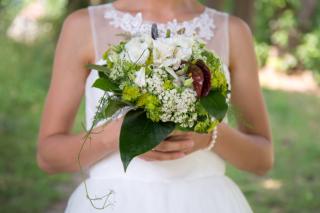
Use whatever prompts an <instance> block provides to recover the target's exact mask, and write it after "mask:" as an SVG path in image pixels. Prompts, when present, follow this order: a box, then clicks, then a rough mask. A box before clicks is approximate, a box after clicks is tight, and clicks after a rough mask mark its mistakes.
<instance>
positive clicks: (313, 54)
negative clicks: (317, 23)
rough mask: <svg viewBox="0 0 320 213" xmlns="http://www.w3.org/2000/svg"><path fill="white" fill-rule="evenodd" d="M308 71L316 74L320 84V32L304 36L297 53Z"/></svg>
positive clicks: (316, 31) (317, 30) (315, 31)
mask: <svg viewBox="0 0 320 213" xmlns="http://www.w3.org/2000/svg"><path fill="white" fill-rule="evenodd" d="M295 54H296V55H297V57H298V59H299V60H300V61H301V62H303V64H304V65H305V67H306V68H307V69H310V70H313V71H314V72H315V73H316V75H315V76H316V77H317V80H318V82H319V83H320V30H319V29H316V30H314V31H313V32H311V33H308V34H306V35H305V36H304V38H303V40H302V43H301V44H300V45H299V46H298V48H297V49H296V53H295Z"/></svg>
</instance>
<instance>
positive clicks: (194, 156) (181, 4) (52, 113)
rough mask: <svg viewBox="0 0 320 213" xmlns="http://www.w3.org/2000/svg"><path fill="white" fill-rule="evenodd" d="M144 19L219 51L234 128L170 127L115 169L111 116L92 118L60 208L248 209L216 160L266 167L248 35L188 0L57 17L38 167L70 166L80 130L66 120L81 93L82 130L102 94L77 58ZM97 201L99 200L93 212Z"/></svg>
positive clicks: (132, 2) (268, 147)
mask: <svg viewBox="0 0 320 213" xmlns="http://www.w3.org/2000/svg"><path fill="white" fill-rule="evenodd" d="M152 23H157V25H158V28H159V31H160V32H161V31H162V32H165V31H166V29H170V30H171V31H172V32H176V31H177V30H179V29H181V28H184V29H185V31H184V33H185V34H187V35H193V34H195V35H196V36H198V37H199V38H201V39H202V40H204V41H205V42H206V43H207V47H208V48H209V49H211V50H213V51H215V52H216V53H217V54H218V55H219V56H220V58H221V59H222V61H223V63H224V68H225V69H224V71H225V74H226V77H227V79H228V81H229V84H230V89H231V102H232V104H233V105H234V107H235V108H236V110H237V112H238V113H237V114H239V115H240V116H237V117H238V119H237V124H238V128H237V129H235V128H232V127H230V126H229V125H228V124H227V120H225V121H224V122H222V123H221V124H220V125H219V126H218V137H217V139H216V140H213V139H212V135H211V134H197V133H193V132H188V133H180V132H177V133H175V134H173V135H172V136H171V137H169V138H167V139H166V140H165V141H163V142H161V143H160V144H159V145H158V146H157V147H156V148H155V149H153V150H152V151H149V152H147V153H144V154H143V155H141V156H139V157H136V158H135V159H134V160H133V161H132V162H131V164H130V166H129V168H128V170H127V172H126V173H124V172H123V167H122V164H121V160H120V156H119V151H118V138H119V133H120V127H121V123H122V114H120V116H119V117H118V118H116V119H115V120H113V121H112V122H110V123H104V124H101V125H98V126H97V127H96V128H95V130H94V131H95V132H99V134H93V135H92V140H91V143H88V144H87V145H86V146H85V148H84V150H83V152H82V155H81V164H82V165H83V166H85V167H86V168H87V169H88V178H87V179H86V181H85V182H84V183H82V184H80V185H79V186H78V188H77V189H76V190H75V191H74V192H73V194H72V195H71V197H70V199H69V202H68V206H67V207H66V212H67V213H82V212H115V213H125V212H133V213H138V212H139V213H170V212H174V213H188V212H190V213H198V212H201V213H209V212H210V213H211V212H219V213H226V212H241V213H243V212H252V210H251V208H250V206H249V204H248V203H247V201H246V199H245V198H244V196H243V194H242V193H241V191H240V190H239V188H238V187H237V186H236V185H235V184H234V182H233V181H232V180H230V179H229V178H228V177H227V176H225V162H228V163H230V164H232V165H233V166H235V167H236V168H238V169H240V170H244V171H248V172H250V173H254V174H257V175H264V174H266V172H267V171H268V170H270V169H271V167H272V164H273V147H272V143H271V133H270V128H269V123H268V118H267V112H266V109H265V105H264V101H263V97H262V94H261V91H260V87H259V81H258V67H257V61H256V57H255V53H254V47H253V41H252V35H251V33H250V30H249V28H248V27H247V25H246V24H245V23H244V22H243V21H241V20H240V19H239V18H236V17H233V16H229V15H228V14H226V13H222V12H219V11H217V10H214V9H210V8H207V7H205V6H203V5H202V4H200V3H198V1H197V0H160V1H159V0H117V1H115V2H114V3H109V4H103V5H98V6H91V7H89V8H87V9H82V10H79V11H76V12H74V13H72V14H71V15H70V16H69V17H68V18H67V19H66V20H65V22H64V25H63V28H62V32H61V35H60V38H59V41H58V45H57V48H56V53H55V59H54V66H53V73H52V79H51V85H50V89H49V92H48V96H47V99H46V103H45V107H44V112H43V116H42V121H41V127H40V131H39V143H38V153H37V160H38V164H39V167H40V168H41V169H42V170H44V171H46V172H47V173H49V174H54V173H62V172H78V171H79V167H78V162H77V155H78V153H79V150H80V147H81V144H82V141H83V136H84V135H85V132H83V133H79V134H75V133H72V132H71V129H72V126H73V122H74V118H75V116H76V113H77V110H78V107H79V105H80V102H81V99H82V97H83V96H84V95H85V97H86V99H85V100H86V125H87V128H89V127H90V125H91V123H92V119H93V115H94V112H95V110H96V106H97V102H98V100H99V98H100V97H101V95H102V94H101V92H100V91H99V90H98V89H95V88H92V87H91V85H92V83H93V82H94V80H95V79H96V78H97V77H98V75H97V72H96V71H95V70H92V71H90V70H87V69H86V68H85V65H86V64H88V63H95V62H97V61H98V60H99V59H100V58H101V57H102V54H103V51H105V50H106V49H107V48H108V46H109V45H110V44H116V43H118V42H119V41H120V40H121V39H122V38H121V37H120V36H119V34H123V33H142V32H147V31H148V30H150V26H151V24H152ZM213 142H215V143H213ZM89 144H90V145H89ZM213 145H214V146H213ZM208 147H209V149H208ZM111 191H113V193H110V192H111ZM86 193H88V194H89V196H90V197H91V198H95V197H101V196H103V195H106V194H108V193H109V194H108V195H109V196H108V197H106V199H107V200H106V199H95V200H91V201H92V203H91V202H90V200H89V199H88V198H87V197H86ZM92 204H93V205H92ZM103 206H107V207H106V208H104V209H103V210H100V211H99V210H97V209H96V208H101V207H103Z"/></svg>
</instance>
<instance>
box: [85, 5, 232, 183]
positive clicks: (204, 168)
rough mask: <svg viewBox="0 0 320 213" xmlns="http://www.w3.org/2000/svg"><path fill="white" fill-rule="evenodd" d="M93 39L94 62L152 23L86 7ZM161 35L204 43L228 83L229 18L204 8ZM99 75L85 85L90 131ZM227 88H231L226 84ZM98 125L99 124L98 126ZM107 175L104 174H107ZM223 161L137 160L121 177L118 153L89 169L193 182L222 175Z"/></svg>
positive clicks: (209, 156) (200, 156)
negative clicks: (188, 37) (178, 35)
mask: <svg viewBox="0 0 320 213" xmlns="http://www.w3.org/2000/svg"><path fill="white" fill-rule="evenodd" d="M89 15H90V20H91V27H92V35H93V41H94V47H95V52H96V61H99V60H100V59H101V57H102V55H103V53H104V52H105V51H106V50H107V48H108V47H109V46H110V45H112V44H117V43H119V42H120V41H121V40H122V39H123V38H122V37H121V36H119V35H121V34H122V35H123V34H124V33H145V32H148V31H149V30H150V25H151V24H152V23H153V22H150V21H148V20H144V19H143V15H142V14H141V13H137V14H129V13H125V12H122V11H119V10H117V9H115V8H114V7H113V5H112V4H110V3H109V4H104V5H98V6H91V7H89ZM157 25H158V28H159V31H160V35H164V33H165V32H166V30H167V29H170V31H171V32H172V33H175V32H177V31H178V30H180V29H181V28H185V31H184V33H186V34H187V35H195V36H198V37H200V38H201V39H203V40H204V41H205V42H206V44H207V47H208V48H209V49H211V50H213V51H215V52H216V54H217V55H218V56H220V58H221V60H222V61H223V63H224V68H225V69H224V71H225V74H226V77H227V80H228V81H229V82H230V76H229V72H228V64H229V60H228V59H229V37H228V15H227V14H225V13H222V12H219V11H216V10H214V9H210V8H205V10H204V11H203V12H202V13H201V14H200V15H199V16H197V17H194V18H193V19H191V20H188V21H182V22H178V21H177V20H172V21H169V22H167V23H157ZM97 78H98V73H97V72H96V71H92V72H91V73H90V75H89V76H88V78H87V82H86V89H85V93H86V126H87V128H90V126H91V124H92V120H93V117H94V114H95V112H96V107H97V105H98V101H99V99H100V98H101V96H102V95H103V92H102V91H101V90H99V89H96V88H93V87H92V84H93V82H94V81H95V80H96V79H97ZM229 85H230V84H229ZM125 112H126V109H123V110H122V111H119V114H118V116H122V115H124V114H125ZM98 125H99V124H98ZM106 171H107V172H106ZM224 171H225V165H224V161H223V160H222V159H221V158H220V157H219V156H217V155H216V154H214V153H213V152H208V151H198V152H195V153H193V154H191V155H188V156H187V157H185V158H182V159H179V160H175V161H165V162H146V161H144V160H141V159H139V158H135V159H133V161H132V162H131V164H130V168H129V169H128V171H127V173H123V168H122V166H121V161H120V156H119V153H118V152H117V153H113V154H112V155H110V156H107V157H106V158H105V159H103V160H102V161H101V162H98V163H97V164H96V165H94V166H93V167H92V168H91V169H90V172H89V173H90V176H91V177H109V178H110V177H117V178H118V177H122V178H131V179H143V180H146V179H148V180H163V179H172V178H185V179H190V178H196V177H203V176H208V175H213V174H215V175H217V174H219V175H223V174H224Z"/></svg>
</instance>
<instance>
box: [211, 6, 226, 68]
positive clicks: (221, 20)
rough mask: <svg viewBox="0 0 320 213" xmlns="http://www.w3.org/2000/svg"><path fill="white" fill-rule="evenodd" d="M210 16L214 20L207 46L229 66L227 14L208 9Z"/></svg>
mask: <svg viewBox="0 0 320 213" xmlns="http://www.w3.org/2000/svg"><path fill="white" fill-rule="evenodd" d="M210 15H211V18H212V19H213V20H214V23H215V29H214V36H213V37H212V39H211V40H210V41H209V42H208V47H209V48H211V49H213V50H214V51H215V52H216V53H217V54H218V55H219V56H220V57H221V59H222V61H223V62H224V64H225V65H227V66H229V52H230V51H229V48H230V47H229V14H228V13H225V12H220V11H217V10H215V9H210Z"/></svg>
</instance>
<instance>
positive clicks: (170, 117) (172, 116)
mask: <svg viewBox="0 0 320 213" xmlns="http://www.w3.org/2000/svg"><path fill="white" fill-rule="evenodd" d="M159 99H160V100H161V102H162V107H161V111H162V114H161V116H160V118H161V120H162V121H164V122H166V121H172V122H175V123H179V124H181V126H182V127H190V128H191V127H192V126H194V124H195V122H196V120H197V113H196V109H195V103H196V101H197V98H196V92H195V91H194V90H192V89H188V88H187V89H185V90H183V91H182V92H181V93H179V92H178V91H177V90H176V89H172V90H168V91H164V92H163V93H161V94H160V95H159Z"/></svg>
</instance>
